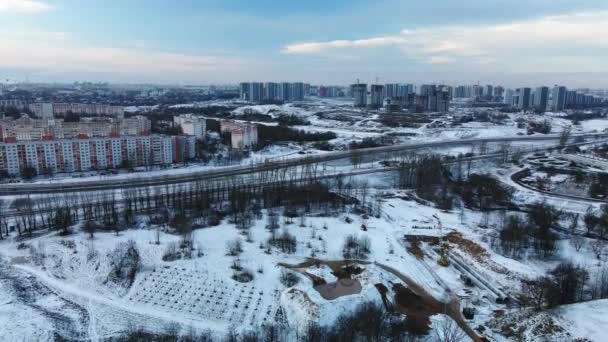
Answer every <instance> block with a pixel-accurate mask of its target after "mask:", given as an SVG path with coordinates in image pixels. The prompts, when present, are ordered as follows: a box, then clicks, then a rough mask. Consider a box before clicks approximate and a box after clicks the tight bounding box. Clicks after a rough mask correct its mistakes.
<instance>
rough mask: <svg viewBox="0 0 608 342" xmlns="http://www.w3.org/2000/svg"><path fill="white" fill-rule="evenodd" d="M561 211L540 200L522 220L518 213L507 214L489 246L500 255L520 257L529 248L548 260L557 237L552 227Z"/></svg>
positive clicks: (552, 253)
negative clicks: (496, 236) (495, 237)
mask: <svg viewBox="0 0 608 342" xmlns="http://www.w3.org/2000/svg"><path fill="white" fill-rule="evenodd" d="M562 217H564V213H563V212H561V211H560V210H558V209H556V208H555V207H553V206H551V205H548V204H546V203H544V202H539V203H536V204H533V205H531V206H530V207H529V209H528V212H527V214H526V216H525V219H523V218H522V217H520V216H519V215H517V214H515V215H510V216H507V217H506V218H505V220H504V224H503V226H502V228H501V230H500V232H499V235H498V242H497V243H496V242H495V241H493V243H492V245H493V246H494V247H495V248H496V249H498V250H499V251H500V252H501V253H502V254H504V255H507V256H510V257H513V258H522V257H523V256H524V254H525V253H526V252H528V251H529V250H530V251H531V252H533V254H535V255H536V256H538V257H540V258H543V259H548V258H550V257H552V256H553V255H554V253H555V250H556V248H557V240H558V238H559V236H558V235H557V234H556V233H555V232H553V231H552V228H554V227H556V226H557V225H558V224H559V220H560V218H562Z"/></svg>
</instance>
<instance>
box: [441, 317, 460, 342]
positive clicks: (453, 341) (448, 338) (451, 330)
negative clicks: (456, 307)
mask: <svg viewBox="0 0 608 342" xmlns="http://www.w3.org/2000/svg"><path fill="white" fill-rule="evenodd" d="M442 318H443V319H442V320H441V321H438V322H435V323H433V341H434V342H460V341H466V340H468V336H467V334H466V333H465V332H464V331H463V330H462V329H460V327H459V326H458V324H456V322H454V320H453V319H451V318H449V317H447V316H444V317H442Z"/></svg>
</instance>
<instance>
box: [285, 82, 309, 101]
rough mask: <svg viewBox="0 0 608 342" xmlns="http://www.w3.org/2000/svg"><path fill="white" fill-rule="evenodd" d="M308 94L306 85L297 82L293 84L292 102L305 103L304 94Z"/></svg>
mask: <svg viewBox="0 0 608 342" xmlns="http://www.w3.org/2000/svg"><path fill="white" fill-rule="evenodd" d="M305 93H306V91H305V87H304V83H302V82H296V83H292V84H291V97H290V98H289V100H290V101H303V100H304V94H305Z"/></svg>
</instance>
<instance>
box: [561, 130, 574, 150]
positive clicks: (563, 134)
mask: <svg viewBox="0 0 608 342" xmlns="http://www.w3.org/2000/svg"><path fill="white" fill-rule="evenodd" d="M571 132H572V127H571V126H568V127H564V129H563V130H562V132H561V133H560V134H559V147H561V148H563V147H564V146H566V144H568V140H570V133H571Z"/></svg>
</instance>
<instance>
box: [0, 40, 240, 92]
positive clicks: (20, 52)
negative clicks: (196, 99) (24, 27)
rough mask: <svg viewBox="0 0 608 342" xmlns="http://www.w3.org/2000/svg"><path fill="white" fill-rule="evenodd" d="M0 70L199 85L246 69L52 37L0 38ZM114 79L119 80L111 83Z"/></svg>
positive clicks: (205, 58)
mask: <svg viewBox="0 0 608 342" xmlns="http://www.w3.org/2000/svg"><path fill="white" fill-rule="evenodd" d="M0 41H2V46H3V52H2V53H1V54H0V68H4V69H8V70H12V69H15V70H16V69H20V70H23V69H25V70H30V71H32V72H35V73H38V74H44V75H62V74H64V75H66V74H69V75H88V74H95V75H98V76H99V77H102V78H103V77H104V76H103V75H106V76H105V79H117V78H120V79H125V80H128V79H131V80H132V81H138V80H165V81H166V80H180V79H182V80H189V81H195V80H197V79H199V80H201V81H203V80H205V78H206V76H208V75H212V76H213V77H215V78H216V77H217V76H218V75H219V74H220V73H222V72H225V73H227V74H230V73H233V72H238V71H239V70H243V69H245V68H246V67H247V66H250V64H247V62H246V61H245V60H244V59H241V58H237V57H231V56H216V55H195V54H182V53H173V52H161V51H155V50H151V49H145V48H138V47H132V48H131V47H127V48H115V47H105V46H95V45H89V44H83V43H80V42H78V41H77V40H76V39H73V38H72V37H71V35H69V34H65V33H60V32H59V33H57V32H22V33H19V32H12V33H11V32H0ZM117 75H119V76H120V77H117Z"/></svg>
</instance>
